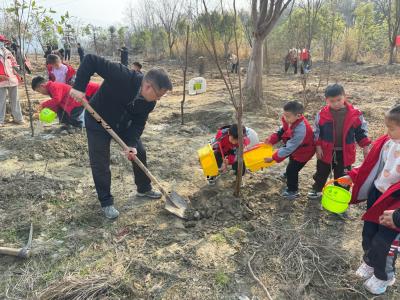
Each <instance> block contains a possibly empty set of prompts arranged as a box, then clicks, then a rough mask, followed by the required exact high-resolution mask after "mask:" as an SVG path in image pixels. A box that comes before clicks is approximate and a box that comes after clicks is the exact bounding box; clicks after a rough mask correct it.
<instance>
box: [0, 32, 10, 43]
mask: <svg viewBox="0 0 400 300" xmlns="http://www.w3.org/2000/svg"><path fill="white" fill-rule="evenodd" d="M0 42H9V40H7V38H6V37H5V36H4V35H2V34H0Z"/></svg>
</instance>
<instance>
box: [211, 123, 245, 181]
mask: <svg viewBox="0 0 400 300" xmlns="http://www.w3.org/2000/svg"><path fill="white" fill-rule="evenodd" d="M249 143H250V141H249V139H248V137H246V128H245V127H243V146H244V147H246V146H247V145H248V144H249ZM212 146H213V150H214V155H215V159H216V160H217V164H218V168H220V170H221V171H222V172H225V171H226V169H227V167H228V165H231V166H232V169H233V170H234V171H235V174H236V172H237V170H238V162H237V154H236V151H237V149H238V148H239V132H238V126H237V124H233V125H228V126H224V127H222V128H220V129H219V130H218V131H217V134H216V136H215V138H214V139H213V141H212ZM245 171H246V168H245V165H244V163H243V174H244V173H245ZM207 180H208V183H209V184H210V185H212V184H215V180H216V177H208V178H207Z"/></svg>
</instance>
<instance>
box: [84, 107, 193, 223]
mask: <svg viewBox="0 0 400 300" xmlns="http://www.w3.org/2000/svg"><path fill="white" fill-rule="evenodd" d="M82 105H83V107H84V108H85V109H86V110H87V111H88V112H89V113H90V114H91V115H92V117H93V118H94V119H95V120H96V121H97V123H99V124H101V126H103V127H104V129H105V130H106V131H107V132H108V133H109V134H110V135H111V136H112V138H113V139H114V140H115V141H116V142H117V143H118V144H119V145H120V146H121V147H122V149H124V150H125V151H127V150H128V151H129V147H128V146H127V145H126V144H125V142H124V141H123V140H122V139H121V138H120V137H119V136H118V135H117V134H116V133H115V131H114V130H112V129H111V127H110V125H108V124H107V123H106V122H105V121H104V120H103V118H102V117H100V115H99V114H98V113H97V112H96V111H95V110H94V109H93V107H92V106H91V105H90V104H89V103H88V102H87V101H86V100H85V99H84V100H82ZM133 161H134V162H135V163H136V164H137V165H138V167H139V168H140V169H141V170H142V171H143V172H144V173H145V174H146V175H147V177H149V179H150V180H151V182H152V183H154V184H155V185H156V186H157V188H158V189H159V190H160V192H161V193H162V194H163V195H164V197H165V209H166V210H167V211H169V212H170V213H172V214H174V215H176V216H178V217H180V218H182V219H185V212H186V209H187V207H188V204H187V202H186V200H185V199H183V198H182V197H181V196H179V195H178V193H177V192H175V191H171V192H169V193H168V192H167V191H166V190H165V189H164V188H163V187H162V185H161V184H160V182H159V181H158V180H157V178H155V177H154V176H153V174H151V173H150V171H149V170H148V169H147V168H146V166H145V165H144V164H143V163H142V162H141V161H140V159H139V158H137V157H136V156H135V159H134V160H133Z"/></svg>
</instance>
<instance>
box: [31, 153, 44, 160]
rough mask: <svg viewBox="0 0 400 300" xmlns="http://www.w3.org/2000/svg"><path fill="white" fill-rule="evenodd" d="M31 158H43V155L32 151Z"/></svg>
mask: <svg viewBox="0 0 400 300" xmlns="http://www.w3.org/2000/svg"><path fill="white" fill-rule="evenodd" d="M33 159H34V160H42V159H43V155H41V154H39V153H34V154H33Z"/></svg>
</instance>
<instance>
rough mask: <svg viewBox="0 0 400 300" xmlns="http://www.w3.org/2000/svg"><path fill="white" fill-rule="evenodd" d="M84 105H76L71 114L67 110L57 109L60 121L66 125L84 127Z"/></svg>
mask: <svg viewBox="0 0 400 300" xmlns="http://www.w3.org/2000/svg"><path fill="white" fill-rule="evenodd" d="M83 110H84V108H83V106H81V107H75V108H74V109H73V110H71V115H68V114H67V112H65V111H64V110H62V109H59V110H58V111H57V116H58V120H59V121H60V123H61V124H65V125H71V126H74V127H78V128H82V127H83V116H82V113H83Z"/></svg>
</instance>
